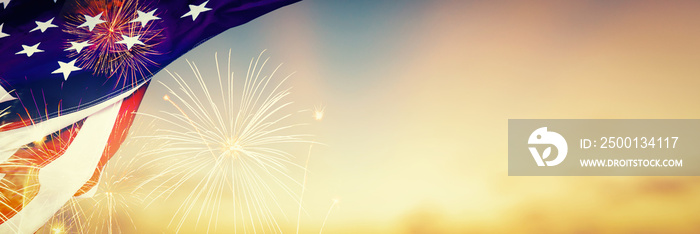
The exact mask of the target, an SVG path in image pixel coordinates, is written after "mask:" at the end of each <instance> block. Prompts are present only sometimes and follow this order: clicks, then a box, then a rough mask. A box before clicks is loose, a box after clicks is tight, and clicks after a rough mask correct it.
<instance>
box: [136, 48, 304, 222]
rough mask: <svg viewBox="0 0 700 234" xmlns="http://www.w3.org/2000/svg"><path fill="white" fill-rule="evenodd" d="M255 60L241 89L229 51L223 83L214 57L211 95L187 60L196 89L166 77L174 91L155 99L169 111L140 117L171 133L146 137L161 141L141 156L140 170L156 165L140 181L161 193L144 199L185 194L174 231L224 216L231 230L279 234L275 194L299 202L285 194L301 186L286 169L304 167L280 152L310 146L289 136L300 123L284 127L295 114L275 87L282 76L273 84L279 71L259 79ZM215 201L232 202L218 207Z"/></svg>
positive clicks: (259, 65) (258, 63)
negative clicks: (147, 157) (157, 170)
mask: <svg viewBox="0 0 700 234" xmlns="http://www.w3.org/2000/svg"><path fill="white" fill-rule="evenodd" d="M263 52H264V51H263ZM262 54H263V53H260V55H259V56H258V58H257V59H251V61H250V64H249V67H248V72H247V74H246V77H245V80H244V82H243V85H242V87H239V86H234V77H233V72H231V64H230V61H231V59H230V58H231V52H230V51H229V64H228V67H227V72H226V73H225V75H224V76H223V77H222V75H221V69H220V67H219V62H218V57H217V55H215V59H216V72H217V75H218V87H219V88H218V90H216V89H209V88H208V86H207V85H206V83H207V82H206V80H205V78H204V77H203V76H202V75H201V73H200V71H199V69H198V67H197V66H196V65H195V64H194V63H191V62H189V61H187V62H188V64H189V66H190V68H191V69H192V71H193V73H194V78H195V79H194V80H195V82H196V83H194V84H190V83H188V82H187V81H185V79H183V78H182V77H181V76H180V75H179V74H177V73H170V72H168V73H170V75H171V76H172V77H173V79H174V80H175V82H176V83H177V87H176V88H171V87H169V86H167V85H165V84H163V85H164V86H165V87H166V88H167V89H168V90H169V95H165V96H164V97H163V99H164V100H165V101H166V102H168V103H170V104H171V105H172V106H174V107H175V108H176V109H177V111H176V112H173V113H171V112H164V117H158V116H153V115H147V114H143V115H147V116H151V117H153V118H156V119H159V120H161V121H162V122H163V123H165V124H167V125H169V126H170V127H171V128H173V129H160V130H159V131H158V134H156V135H155V136H152V137H151V138H153V139H158V140H163V141H166V142H167V143H166V144H165V146H164V147H162V148H159V149H155V150H153V151H151V152H150V153H149V154H151V155H153V156H151V157H152V158H154V159H153V160H152V161H151V162H149V163H147V164H150V165H162V167H164V169H162V173H161V174H160V175H158V176H156V177H154V179H153V180H152V181H149V182H148V183H158V186H157V187H167V190H165V191H166V192H162V193H151V194H150V195H151V196H153V197H155V198H158V197H165V198H168V197H169V196H170V195H172V193H173V192H174V191H178V190H181V191H190V192H189V193H188V194H187V196H186V197H185V198H184V200H185V201H184V202H183V203H182V205H181V206H180V207H179V208H178V209H177V211H176V212H175V215H174V217H173V219H172V220H171V224H170V225H173V226H174V227H175V228H176V230H177V231H178V232H179V231H180V229H181V228H182V227H183V224H185V220H186V219H187V218H188V217H190V218H196V223H195V226H196V227H195V228H197V226H199V225H206V230H207V232H210V231H215V230H216V227H217V225H218V222H219V219H220V217H219V216H220V214H221V213H222V212H228V213H229V214H231V215H233V226H234V227H233V228H234V229H235V230H243V231H244V232H246V233H247V232H254V233H255V232H258V231H262V232H266V233H267V232H275V233H279V232H282V229H281V227H280V225H279V224H278V221H279V217H278V216H279V215H276V214H279V213H281V214H282V216H284V218H285V219H286V216H285V214H284V211H283V208H282V206H281V205H280V202H279V199H280V195H282V194H284V195H286V196H288V197H287V198H291V199H294V200H295V203H296V202H299V201H298V200H297V194H296V193H295V192H294V190H295V189H293V188H299V187H301V186H302V184H301V183H300V182H299V181H297V180H296V179H295V178H293V177H292V176H291V175H290V171H291V170H305V169H304V168H303V167H301V166H300V165H298V164H296V163H294V162H293V161H292V159H293V158H294V157H293V155H292V154H291V153H289V151H290V150H286V149H287V148H285V147H290V146H292V147H293V146H294V145H300V144H288V143H313V142H311V141H309V140H306V139H307V138H308V137H310V135H307V134H297V133H295V132H294V131H296V129H297V128H298V127H299V126H301V125H304V124H301V123H289V122H293V120H292V118H291V116H292V113H296V112H294V111H287V109H289V108H290V105H291V104H292V102H289V101H285V98H287V96H288V95H289V94H290V88H283V84H284V81H285V80H286V79H287V78H289V76H287V77H285V78H284V79H282V80H281V81H280V82H275V81H274V80H273V78H274V77H275V76H274V75H275V73H276V72H277V70H278V69H279V67H280V66H281V65H280V66H277V67H276V68H275V69H274V70H273V71H272V73H270V74H269V75H261V73H262V71H263V69H264V68H265V65H266V63H267V61H268V59H269V58H267V59H264V60H261V56H262ZM189 80H192V79H189ZM161 84H162V83H161ZM217 95H218V96H219V97H218V98H217V97H216V96H217ZM157 179H160V180H157ZM156 181H157V182H156ZM222 200H226V201H232V202H233V204H232V205H231V206H228V205H226V206H224V205H223V204H222ZM224 204H227V203H224ZM204 220H206V223H204Z"/></svg>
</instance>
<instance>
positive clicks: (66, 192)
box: [0, 100, 121, 233]
mask: <svg viewBox="0 0 700 234" xmlns="http://www.w3.org/2000/svg"><path fill="white" fill-rule="evenodd" d="M120 109H121V100H120V101H118V102H117V103H114V104H112V105H111V106H109V107H107V108H105V109H103V110H100V111H98V112H97V113H95V114H93V115H91V116H90V117H88V118H87V119H86V120H85V122H84V123H83V126H82V127H81V128H80V131H79V132H78V134H77V135H76V136H75V139H73V141H72V143H71V144H70V146H68V149H66V151H65V152H64V153H63V155H61V156H60V157H58V158H56V159H55V160H54V161H53V162H51V163H50V164H48V165H46V166H44V168H42V169H41V170H39V172H38V181H39V184H40V185H41V186H40V187H39V191H38V193H37V194H36V196H35V197H33V198H32V200H31V202H29V204H27V205H26V206H25V207H24V208H23V209H22V210H21V211H19V212H17V214H16V215H14V216H13V217H11V218H10V219H9V220H7V221H5V222H4V223H3V224H2V225H0V233H12V232H19V233H32V232H35V231H36V230H37V229H38V228H39V227H41V226H42V225H43V224H44V223H45V222H46V221H47V220H48V219H49V218H51V216H52V215H53V214H54V213H56V211H58V210H59V209H60V208H61V207H62V206H63V204H64V203H65V201H67V200H68V199H70V197H71V196H73V194H74V192H75V191H77V190H78V189H80V187H81V186H82V185H83V184H84V183H85V181H87V180H89V179H90V177H91V175H92V173H93V171H94V168H95V167H96V166H97V164H98V163H99V161H100V156H101V155H102V154H101V153H102V152H103V151H104V149H105V146H106V145H107V142H108V139H109V136H110V133H111V131H105V128H111V127H112V126H114V123H115V121H116V119H117V116H118V114H119V110H120Z"/></svg>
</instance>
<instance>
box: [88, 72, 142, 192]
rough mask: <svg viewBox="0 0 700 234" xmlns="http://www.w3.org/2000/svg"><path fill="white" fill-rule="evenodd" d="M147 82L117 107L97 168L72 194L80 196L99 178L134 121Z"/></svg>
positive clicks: (94, 184) (95, 183)
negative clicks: (117, 112)
mask: <svg viewBox="0 0 700 234" xmlns="http://www.w3.org/2000/svg"><path fill="white" fill-rule="evenodd" d="M149 83H150V82H147V83H146V84H144V85H143V86H141V88H139V89H138V90H136V91H135V92H134V93H133V94H132V95H131V96H129V97H127V98H126V99H124V101H122V106H121V108H120V109H119V115H117V121H116V122H115V123H114V127H113V128H112V133H110V135H109V141H107V147H105V150H104V152H102V157H101V158H100V162H99V163H97V168H96V169H95V172H94V173H93V174H92V177H91V178H90V180H88V181H87V182H86V183H85V184H84V185H83V187H81V188H80V189H79V190H78V192H76V193H75V195H74V196H80V195H83V194H85V193H86V192H88V191H90V189H92V187H95V186H96V185H97V183H98V182H99V180H100V174H101V173H102V169H103V168H104V166H105V165H106V164H107V162H109V159H111V158H112V156H114V154H115V153H116V152H117V150H119V146H121V144H122V143H124V140H125V139H126V136H127V134H128V133H129V129H130V128H131V124H133V123H134V117H136V114H134V112H136V111H137V110H138V109H139V105H141V100H143V95H144V94H145V93H146V88H148V84H149Z"/></svg>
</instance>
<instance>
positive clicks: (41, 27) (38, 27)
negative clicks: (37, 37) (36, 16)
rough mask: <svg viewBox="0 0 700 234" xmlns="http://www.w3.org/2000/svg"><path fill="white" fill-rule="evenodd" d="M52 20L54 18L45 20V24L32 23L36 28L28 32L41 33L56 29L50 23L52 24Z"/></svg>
mask: <svg viewBox="0 0 700 234" xmlns="http://www.w3.org/2000/svg"><path fill="white" fill-rule="evenodd" d="M53 19H54V18H51V19H50V20H47V21H46V22H40V21H34V22H35V23H36V28H34V29H32V30H30V32H33V31H36V30H41V32H42V33H43V32H44V31H46V29H49V28H55V27H58V26H56V25H55V24H52V23H51V22H53Z"/></svg>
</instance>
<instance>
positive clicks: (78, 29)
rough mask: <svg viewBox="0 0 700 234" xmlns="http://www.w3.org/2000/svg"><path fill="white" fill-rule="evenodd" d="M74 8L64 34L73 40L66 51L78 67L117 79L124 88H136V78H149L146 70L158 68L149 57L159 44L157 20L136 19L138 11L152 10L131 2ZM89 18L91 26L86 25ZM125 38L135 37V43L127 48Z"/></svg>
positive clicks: (103, 2)
mask: <svg viewBox="0 0 700 234" xmlns="http://www.w3.org/2000/svg"><path fill="white" fill-rule="evenodd" d="M76 9H78V10H77V13H76V14H72V15H68V16H67V17H66V28H65V29H64V31H65V32H67V33H68V34H70V35H72V37H69V40H68V41H66V48H65V49H66V50H67V51H69V52H70V54H69V57H72V58H77V61H78V62H77V63H78V65H79V66H80V67H82V68H87V69H91V70H92V71H93V72H94V74H100V75H107V76H108V77H114V78H116V79H119V81H120V82H117V83H120V84H121V85H124V86H127V85H132V86H133V85H136V84H137V82H136V79H139V78H140V77H146V76H147V75H150V71H149V70H148V68H147V67H148V66H150V65H157V64H156V62H154V61H153V60H151V58H153V56H155V55H158V54H159V53H158V52H157V51H156V50H154V49H153V48H154V47H155V46H157V45H158V44H160V42H161V41H162V39H163V35H162V31H163V29H162V27H161V26H160V24H159V20H157V19H155V20H152V21H150V22H148V21H146V22H144V21H138V20H136V19H137V18H138V15H139V12H140V13H141V14H143V12H149V13H154V12H153V10H155V9H152V7H149V6H147V5H139V4H138V2H137V1H133V0H126V1H106V0H100V1H85V2H79V3H78V7H76ZM156 18H157V17H156ZM88 19H91V20H93V21H94V23H93V24H87V22H88ZM125 38H136V39H137V41H138V43H137V44H132V45H129V44H127V43H124V39H125ZM127 78H128V79H130V80H127Z"/></svg>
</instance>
